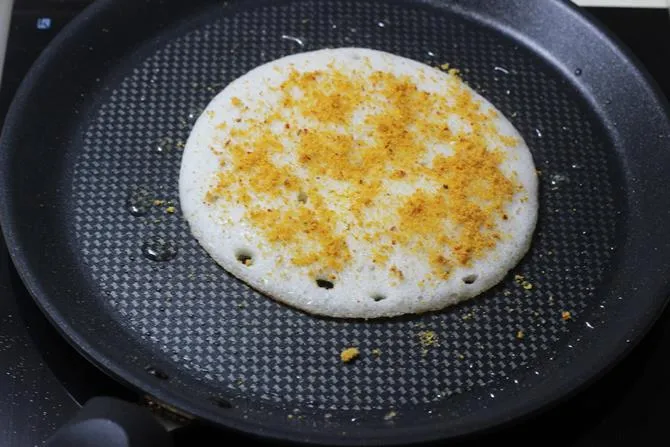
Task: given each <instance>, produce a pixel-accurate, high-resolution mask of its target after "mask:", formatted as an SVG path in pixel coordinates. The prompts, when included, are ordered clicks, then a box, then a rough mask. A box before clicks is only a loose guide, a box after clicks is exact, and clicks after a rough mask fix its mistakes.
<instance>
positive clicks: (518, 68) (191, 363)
mask: <svg viewBox="0 0 670 447" xmlns="http://www.w3.org/2000/svg"><path fill="white" fill-rule="evenodd" d="M480 3H482V2H475V4H480ZM477 17H478V16H477V15H475V14H470V13H469V11H468V8H467V6H465V5H461V4H460V3H459V2H411V1H410V2H395V1H392V0H389V1H384V0H382V1H376V0H364V1H329V2H321V1H282V2H272V3H270V2H241V5H240V4H237V3H231V4H230V5H229V4H221V3H217V4H216V5H214V6H211V7H206V8H204V9H202V10H201V11H200V12H198V13H197V14H194V15H193V16H192V17H191V18H190V19H189V20H188V21H180V22H179V23H174V26H172V25H169V24H168V25H165V26H164V27H162V28H161V29H160V30H159V31H157V32H156V34H155V35H154V36H152V37H151V39H146V41H145V42H144V43H142V44H141V45H136V46H135V47H133V48H132V51H131V50H130V49H129V50H128V51H127V52H126V53H125V54H124V56H123V57H121V58H119V60H118V64H115V66H114V67H113V68H111V67H109V68H107V67H104V68H101V69H100V70H101V71H100V73H98V74H96V76H95V80H93V79H90V80H89V81H90V82H91V85H92V86H93V87H92V93H90V96H89V97H88V98H86V99H85V100H84V103H83V105H82V109H81V115H78V116H76V117H74V118H72V119H74V120H75V121H76V123H75V124H74V125H73V126H72V127H71V133H70V137H69V138H68V139H66V141H61V142H60V143H59V144H60V145H61V146H63V147H65V149H63V153H64V155H63V156H62V157H63V160H65V161H64V162H62V165H67V166H65V167H62V169H60V168H59V169H60V170H59V171H58V172H59V174H58V175H59V177H58V180H57V182H56V183H58V184H59V185H62V186H63V187H64V188H65V189H64V195H65V196H66V198H65V199H63V200H62V201H61V202H59V204H58V207H56V206H54V207H51V206H47V207H46V210H45V211H41V210H36V211H35V212H36V213H40V212H44V213H50V216H51V217H50V219H52V220H53V221H55V222H58V224H59V226H57V227H54V228H56V229H58V230H59V231H62V232H63V234H61V237H62V236H63V235H64V236H65V238H64V240H66V241H67V246H64V251H63V253H64V254H63V255H62V256H63V259H64V260H63V264H64V265H66V266H65V267H55V268H56V272H58V269H63V270H62V273H63V276H64V277H67V278H71V279H74V283H73V284H72V286H71V288H70V289H69V290H68V291H65V290H62V291H59V292H58V293H56V294H55V295H54V296H51V297H50V298H51V300H52V301H51V302H50V303H48V304H45V303H42V306H43V307H44V308H45V310H46V311H47V313H48V314H49V313H50V312H52V311H55V314H57V315H59V316H61V317H63V318H64V319H67V320H69V321H70V322H71V325H72V326H74V323H72V322H74V321H76V322H77V324H78V325H79V326H78V328H77V332H78V335H77V337H81V339H77V337H71V338H75V341H76V342H77V341H79V342H81V341H82V339H85V341H86V343H84V346H86V348H84V350H87V348H91V347H92V348H93V351H94V352H96V353H98V354H102V355H101V357H103V358H104V360H101V359H100V358H96V355H91V357H93V359H94V360H96V361H97V363H99V364H101V365H102V367H103V368H104V369H107V370H111V371H112V372H113V373H115V374H118V375H121V376H123V379H125V380H126V381H129V382H131V383H132V384H133V385H135V386H142V387H143V388H144V389H146V390H149V391H150V392H151V394H153V395H155V396H158V397H159V398H163V399H164V400H165V401H166V402H167V403H169V404H171V405H175V406H179V407H181V408H183V409H184V410H186V411H189V410H190V411H192V412H193V413H195V414H197V415H199V416H201V417H206V418H209V419H212V420H214V421H216V422H218V423H220V424H222V425H225V426H235V427H238V428H242V429H249V430H257V432H258V433H261V434H266V435H270V436H275V437H284V438H291V439H301V440H310V441H321V440H323V439H324V438H323V437H324V436H330V437H333V439H339V441H338V442H343V443H349V442H350V443H355V442H362V441H364V440H371V439H380V437H386V436H389V437H390V436H396V437H397V439H390V438H385V440H387V441H394V442H399V441H401V440H405V439H404V438H403V437H402V436H399V434H408V436H410V435H411V436H412V439H429V438H434V437H437V436H438V433H439V436H440V437H449V436H451V435H457V434H464V433H467V432H471V431H474V430H475V429H476V428H478V427H479V428H484V427H489V426H491V425H492V423H493V422H494V421H497V422H499V421H501V420H502V419H504V418H505V417H501V415H502V414H504V413H505V410H504V408H505V407H507V408H508V411H509V413H506V414H507V415H509V416H516V415H519V414H520V413H522V412H523V411H522V410H521V409H518V410H509V409H513V408H520V407H518V405H523V401H524V399H526V398H531V397H533V393H535V392H536V390H537V389H538V387H541V386H542V385H541V384H542V383H546V382H552V381H556V383H557V385H556V387H555V389H557V390H558V389H564V390H565V391H566V392H567V391H568V390H569V388H570V386H569V384H560V383H559V382H560V375H561V371H565V370H566V369H570V368H574V367H576V365H579V363H580V361H581V360H580V358H581V357H580V356H582V355H584V353H586V352H588V351H589V349H591V348H592V347H593V346H594V345H595V344H596V343H598V342H599V341H598V340H599V338H600V337H601V336H602V334H605V332H604V331H605V329H604V328H605V327H607V326H608V325H610V324H612V321H614V320H616V319H618V318H620V317H621V316H620V313H616V315H615V316H614V317H613V316H612V315H613V314H612V312H614V311H613V310H612V309H623V307H622V306H624V305H625V301H626V297H624V296H621V295H619V294H618V293H617V292H618V290H616V288H615V286H614V285H613V272H617V271H618V270H617V268H618V267H617V266H618V265H619V263H620V258H621V256H620V252H621V251H622V250H623V246H622V241H623V240H624V239H625V237H624V236H625V234H626V232H627V226H626V225H627V219H628V211H627V209H628V204H627V197H626V194H627V192H626V188H627V185H628V183H629V181H630V180H629V179H628V178H627V177H626V176H625V169H624V167H623V165H624V164H625V163H624V161H623V160H622V158H623V157H624V155H622V154H623V152H622V150H615V147H616V144H617V142H616V141H615V140H616V135H614V134H613V133H612V132H611V131H609V130H607V128H606V126H605V125H604V124H603V123H602V121H601V119H600V115H599V114H600V111H598V110H595V109H594V108H593V106H592V104H593V102H592V101H591V100H590V98H588V97H586V96H585V94H584V93H583V91H582V90H581V89H580V88H579V87H578V85H579V82H580V77H581V76H582V75H584V76H585V75H586V74H587V73H586V71H587V70H588V67H575V71H574V72H572V71H571V72H565V71H561V70H559V69H558V68H556V66H554V65H552V64H551V63H550V62H549V61H547V60H546V59H545V58H544V57H543V56H541V55H540V54H539V53H538V52H535V51H534V50H533V49H532V46H530V45H529V44H528V43H527V42H525V43H524V42H522V41H521V40H516V39H515V38H514V37H513V36H512V35H509V34H504V33H502V32H500V31H498V30H496V29H494V28H493V27H491V26H490V25H488V24H486V23H484V22H483V21H480V20H479V19H478V18H477ZM173 20H176V19H173ZM120 32H121V30H120V29H118V28H110V30H109V34H110V35H111V36H112V37H113V36H114V33H120ZM345 46H358V47H365V48H372V49H378V50H382V51H388V52H391V53H394V54H398V55H400V56H404V57H408V58H411V59H414V60H417V61H421V62H424V63H427V64H430V65H435V66H440V65H442V64H445V63H449V64H450V65H451V67H454V68H457V69H459V70H460V71H461V75H462V77H463V79H464V80H465V81H466V82H467V83H469V85H470V86H472V87H473V88H474V89H475V90H477V91H478V92H479V93H480V94H482V95H483V96H485V97H486V98H487V99H488V100H490V101H491V102H492V103H493V104H494V105H495V106H496V107H497V108H498V109H500V110H501V111H502V112H503V113H504V114H505V115H506V116H507V117H508V118H509V119H510V121H511V122H512V123H513V124H514V125H515V127H516V128H517V129H518V130H519V132H520V133H521V134H522V135H523V137H524V139H525V140H526V142H527V144H528V146H529V147H530V149H531V151H532V154H533V157H534V161H535V164H536V167H537V168H538V170H539V174H540V175H539V181H540V197H539V204H540V213H539V221H538V226H537V229H536V233H535V236H534V239H533V245H532V247H531V249H530V251H529V252H528V254H527V255H526V257H525V258H524V259H523V261H522V262H521V263H520V264H519V265H518V266H517V267H516V268H515V269H514V270H513V271H512V272H511V273H510V275H508V277H507V278H506V279H505V280H504V281H503V282H502V283H501V284H499V285H498V286H497V287H495V288H494V289H492V290H490V291H488V292H486V293H485V294H483V295H482V296H480V297H477V298H474V299H472V300H470V301H468V302H466V303H463V304H461V305H458V306H457V307H452V308H448V309H447V310H445V311H444V312H439V313H433V314H426V315H421V316H415V317H406V318H395V319H387V320H382V321H348V320H332V319H324V318H317V317H313V316H309V315H306V314H304V313H301V312H299V311H296V310H293V309H291V308H288V307H286V306H283V305H281V304H278V303H276V302H274V301H272V300H270V299H268V298H266V297H264V296H262V295H261V294H259V293H258V292H256V291H254V290H253V289H251V288H250V287H248V286H247V285H245V284H244V283H242V282H240V281H239V280H237V279H235V278H234V277H233V276H231V275H229V274H227V273H226V272H225V271H224V270H222V269H221V268H219V267H218V266H217V265H216V263H215V262H214V261H213V260H212V259H210V258H209V257H208V256H207V254H206V253H205V251H204V250H203V249H202V248H200V246H199V245H198V243H197V241H196V240H195V239H194V238H193V237H192V235H191V234H190V232H189V229H188V225H187V223H186V222H185V220H184V219H183V218H182V217H181V215H180V210H179V194H178V177H179V168H180V161H181V155H182V149H183V146H184V143H185V141H186V139H187V138H188V135H189V132H190V129H191V127H192V125H193V123H194V121H195V119H197V117H198V116H199V115H200V113H201V112H202V110H203V109H204V107H205V106H206V105H207V104H208V103H209V101H210V100H211V99H212V98H213V97H214V96H215V95H216V94H217V93H218V92H219V91H220V90H221V89H223V87H224V86H225V85H227V84H228V83H229V82H231V81H232V80H234V79H235V78H237V77H239V76H241V75H243V74H244V73H246V72H247V71H249V70H250V69H252V68H254V67H256V66H258V65H261V64H263V63H265V62H268V61H271V60H274V59H277V58H280V57H282V56H286V55H288V54H293V53H297V52H303V51H309V50H315V49H321V48H333V47H345ZM129 48H130V47H129ZM582 70H583V71H584V73H582ZM45 150H46V149H45ZM68 163H69V164H68ZM52 187H53V184H51V185H46V184H44V185H43V186H42V188H45V189H46V188H52ZM56 208H58V209H56ZM46 231H47V232H48V230H46ZM53 232H55V230H54V231H53ZM40 237H41V238H43V240H44V241H49V240H50V238H55V235H49V234H47V235H43V236H40ZM54 275H56V273H54ZM27 282H28V283H30V281H27ZM32 291H33V293H34V294H35V295H37V298H38V301H40V299H39V295H40V293H39V290H36V288H33V290H32ZM63 309H67V310H63ZM617 312H618V311H617ZM624 313H625V312H624ZM52 317H53V315H52ZM612 318H613V319H614V320H612ZM53 319H54V320H56V324H58V323H59V321H58V318H55V317H54V318H53ZM65 332H67V330H65ZM608 333H609V332H608ZM348 347H357V348H358V349H359V350H360V352H361V355H360V357H359V358H358V359H357V360H356V361H354V362H351V363H347V364H344V363H342V361H341V360H340V352H341V351H342V350H343V349H345V348H348ZM603 361H604V360H603ZM119 362H121V363H123V364H124V367H125V368H126V371H127V374H125V375H124V374H122V373H120V372H119V370H118V368H117V367H116V366H115V364H118V363H119ZM589 374H591V373H586V372H585V375H586V376H588V375H589ZM559 394H560V393H559ZM198 402H199V403H198ZM519 402H521V404H519Z"/></svg>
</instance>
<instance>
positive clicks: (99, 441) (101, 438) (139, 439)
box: [46, 397, 173, 447]
mask: <svg viewBox="0 0 670 447" xmlns="http://www.w3.org/2000/svg"><path fill="white" fill-rule="evenodd" d="M46 446H47V447H89V446H91V447H92V446H97V447H172V446H173V442H172V436H171V435H170V434H169V433H168V432H167V431H166V430H165V428H164V427H163V426H162V425H161V424H160V422H158V420H157V419H156V418H155V417H154V416H153V415H152V414H151V412H150V411H148V410H146V409H144V408H142V407H139V406H137V405H133V404H131V403H129V402H125V401H122V400H119V399H114V398H111V397H94V398H93V399H91V400H89V401H88V402H86V404H85V405H84V406H83V407H82V408H81V409H80V410H79V412H78V413H77V414H76V416H75V417H74V418H73V419H72V420H71V421H70V422H68V423H67V424H66V425H65V426H63V427H61V428H60V429H59V430H58V431H57V432H56V433H55V434H54V435H53V436H52V437H51V438H50V439H49V440H48V441H47V443H46Z"/></svg>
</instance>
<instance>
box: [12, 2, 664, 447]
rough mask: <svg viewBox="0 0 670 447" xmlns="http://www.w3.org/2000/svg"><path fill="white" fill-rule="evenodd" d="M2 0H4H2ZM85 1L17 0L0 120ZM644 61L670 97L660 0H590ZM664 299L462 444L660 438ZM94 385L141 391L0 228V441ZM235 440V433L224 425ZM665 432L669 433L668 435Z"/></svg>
mask: <svg viewBox="0 0 670 447" xmlns="http://www.w3.org/2000/svg"><path fill="white" fill-rule="evenodd" d="M0 1H1V0H0ZM88 3H90V0H89V1H86V0H16V1H15V7H14V11H13V14H12V22H11V23H12V24H11V30H10V35H9V43H8V47H7V55H6V60H5V69H4V74H3V79H2V85H1V86H0V123H1V122H2V120H3V119H4V116H5V113H6V110H7V108H8V106H9V103H10V101H11V98H12V96H13V94H14V92H15V90H16V88H17V87H18V84H19V83H20V81H21V79H22V78H23V76H24V75H25V73H26V71H27V70H28V68H29V67H30V65H31V64H32V62H33V61H34V60H35V58H36V57H37V55H38V54H39V52H40V51H41V50H42V49H43V48H44V47H45V46H46V44H47V43H48V42H49V41H50V40H51V39H52V38H53V36H54V35H55V34H56V33H57V32H58V31H59V30H60V29H61V28H62V27H63V26H64V25H65V24H67V22H68V21H69V20H70V19H72V17H74V16H75V15H76V14H77V13H78V12H79V11H81V9H83V8H84V7H85V6H86V5H87V4H88ZM588 11H589V12H590V13H591V14H593V15H594V16H596V17H597V18H598V19H600V20H601V21H602V22H604V23H605V24H606V25H607V26H608V27H610V29H612V30H613V31H614V32H615V34H617V36H618V37H619V38H620V39H621V40H623V41H624V42H625V43H626V44H627V45H628V46H629V47H630V48H631V49H632V50H633V52H634V53H635V55H636V56H637V57H638V58H639V59H640V60H641V61H642V62H643V63H644V64H645V65H646V66H647V68H648V69H649V71H650V72H651V73H652V75H653V76H654V78H655V79H656V80H657V81H658V82H659V84H660V85H661V88H662V89H663V91H664V92H665V94H666V96H668V97H670V59H669V58H668V55H670V21H669V18H668V12H667V10H663V9H610V8H590V9H588ZM669 353H670V309H669V310H667V311H666V312H665V313H664V314H663V315H662V316H661V317H660V319H659V321H658V323H657V324H656V325H655V326H654V328H653V329H652V330H651V332H650V333H649V334H648V336H647V337H646V338H645V339H644V340H643V341H642V343H641V344H640V345H639V346H638V347H636V349H635V350H634V351H633V353H632V354H631V355H629V356H628V357H627V358H626V359H624V360H623V361H622V362H621V363H620V364H619V365H618V366H617V367H615V368H614V369H613V370H612V371H610V372H608V373H607V374H606V375H605V376H604V377H602V378H601V379H600V380H598V381H597V382H596V383H595V384H594V385H592V386H591V387H590V388H588V389H586V390H585V391H583V392H581V393H579V394H577V395H576V396H573V397H571V398H570V399H568V400H567V401H565V402H563V403H561V404H559V405H557V406H556V407H554V408H553V409H551V410H548V411H546V412H544V413H542V414H541V415H539V416H536V417H533V418H532V419H530V420H527V421H524V422H521V423H518V424H516V425H515V426H513V427H510V428H506V429H504V430H502V431H498V432H495V433H493V434H490V435H488V436H486V437H484V438H480V439H477V440H476V441H474V442H472V441H470V442H466V443H464V444H463V445H479V446H485V445H493V443H494V442H495V443H496V444H499V443H501V442H505V441H512V442H514V444H515V445H517V446H524V445H531V444H536V443H537V442H538V440H543V443H544V444H545V445H546V444H547V439H551V440H552V441H551V442H549V445H554V444H556V445H558V444H560V445H562V446H592V445H605V444H610V445H612V444H613V445H629V444H633V443H635V444H638V445H656V444H657V443H658V441H657V439H663V437H664V435H665V433H666V431H667V429H666V426H667V423H668V412H667V402H670V381H668V380H667V378H668V377H670V355H669ZM95 395H112V396H117V397H122V398H124V399H128V400H131V401H137V400H139V399H140V396H138V395H136V394H135V393H134V392H133V391H131V390H129V389H127V388H125V387H123V386H122V385H120V384H118V383H117V382H115V381H113V380H112V379H110V378H108V377H107V376H105V375H104V374H103V373H101V372H100V371H99V370H98V369H97V368H96V367H94V366H93V365H91V364H90V363H88V361H87V360H86V359H84V358H83V357H82V356H81V355H80V354H79V353H78V352H77V351H76V350H75V349H74V348H72V347H71V346H70V345H69V344H67V342H65V340H64V339H63V338H62V337H61V336H60V335H59V334H58V332H57V331H56V330H55V329H54V328H53V327H52V326H51V325H50V324H49V322H48V321H47V320H46V318H45V317H44V316H43V315H42V313H41V312H40V310H39V309H38V308H37V306H36V305H35V304H34V302H33V301H32V299H31V297H30V296H29V294H28V292H27V291H26V290H25V288H24V287H23V285H22V283H21V280H20V279H19V277H18V274H17V273H16V271H15V270H14V268H13V266H12V264H11V261H10V259H9V255H8V253H7V248H6V245H5V243H4V240H2V238H1V237H0V447H4V446H8V447H15V446H16V447H23V446H33V445H41V444H43V443H44V441H45V440H46V439H47V438H48V437H49V436H50V435H51V434H52V433H53V432H54V431H55V430H56V428H57V427H59V426H60V425H62V424H63V423H65V422H66V421H67V420H68V419H69V418H71V417H72V415H73V414H74V413H75V412H76V410H77V408H78V406H79V404H80V403H82V402H85V401H86V400H88V399H89V398H90V397H92V396H95ZM205 431H206V430H205V429H204V428H202V427H190V428H185V429H181V430H180V431H179V432H178V433H177V435H176V439H177V445H185V444H186V442H188V443H189V444H191V443H196V444H198V445H206V444H205V442H204V438H205V437H206V436H207V433H205ZM218 439H219V440H220V441H223V440H227V441H228V442H231V443H233V444H236V443H237V442H239V441H242V438H240V436H239V435H232V434H228V433H222V434H220V435H219V437H218ZM666 442H668V441H666Z"/></svg>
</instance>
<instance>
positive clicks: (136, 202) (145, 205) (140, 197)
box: [126, 188, 151, 217]
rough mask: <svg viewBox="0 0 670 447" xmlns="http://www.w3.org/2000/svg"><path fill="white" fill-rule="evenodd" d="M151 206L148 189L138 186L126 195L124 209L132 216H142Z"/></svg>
mask: <svg viewBox="0 0 670 447" xmlns="http://www.w3.org/2000/svg"><path fill="white" fill-rule="evenodd" d="M150 208H151V196H150V194H149V191H147V190H146V189H143V188H138V189H134V190H132V191H130V192H129V193H128V197H126V210H127V211H128V212H129V213H130V214H132V215H133V216H138V217H139V216H144V215H145V214H147V213H148V212H149V209H150Z"/></svg>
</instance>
